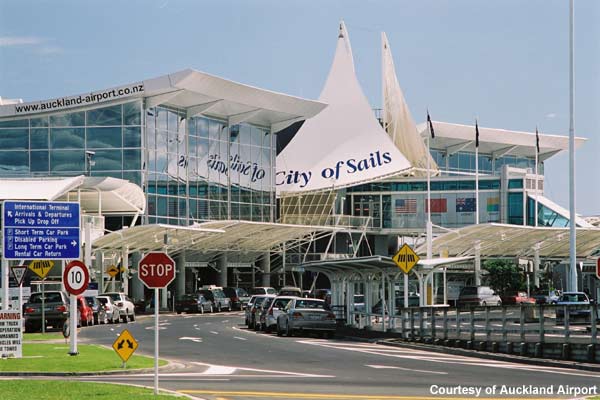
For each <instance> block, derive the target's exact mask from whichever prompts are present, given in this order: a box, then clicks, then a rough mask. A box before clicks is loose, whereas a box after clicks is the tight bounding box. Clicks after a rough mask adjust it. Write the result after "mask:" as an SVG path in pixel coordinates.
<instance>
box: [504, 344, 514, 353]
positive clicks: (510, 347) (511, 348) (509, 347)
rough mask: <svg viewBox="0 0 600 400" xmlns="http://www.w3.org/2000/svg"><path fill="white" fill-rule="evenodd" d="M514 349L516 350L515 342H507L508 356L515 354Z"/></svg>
mask: <svg viewBox="0 0 600 400" xmlns="http://www.w3.org/2000/svg"><path fill="white" fill-rule="evenodd" d="M513 348H514V343H513V342H506V352H507V353H508V354H512V353H513Z"/></svg>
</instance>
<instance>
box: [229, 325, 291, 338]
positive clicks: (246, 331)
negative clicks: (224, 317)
mask: <svg viewBox="0 0 600 400" xmlns="http://www.w3.org/2000/svg"><path fill="white" fill-rule="evenodd" d="M231 329H235V330H236V331H240V332H244V333H251V334H253V335H257V336H262V337H265V338H267V339H269V340H271V339H277V340H281V339H283V340H285V339H286V338H284V337H279V336H276V335H269V334H265V333H264V332H256V331H252V330H250V329H240V328H238V327H237V326H232V327H231Z"/></svg>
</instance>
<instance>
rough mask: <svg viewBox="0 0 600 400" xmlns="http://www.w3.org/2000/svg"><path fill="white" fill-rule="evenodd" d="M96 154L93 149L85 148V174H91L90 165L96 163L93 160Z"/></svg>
mask: <svg viewBox="0 0 600 400" xmlns="http://www.w3.org/2000/svg"><path fill="white" fill-rule="evenodd" d="M95 155H96V152H95V151H91V150H86V151H85V174H86V175H87V176H91V175H92V167H93V166H94V165H96V161H94V160H93V158H94V156H95Z"/></svg>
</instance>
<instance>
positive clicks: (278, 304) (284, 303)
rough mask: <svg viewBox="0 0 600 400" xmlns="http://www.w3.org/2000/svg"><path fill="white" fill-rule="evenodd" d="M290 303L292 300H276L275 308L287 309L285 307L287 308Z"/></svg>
mask: <svg viewBox="0 0 600 400" xmlns="http://www.w3.org/2000/svg"><path fill="white" fill-rule="evenodd" d="M289 302H290V299H277V300H275V302H274V304H273V307H277V308H285V306H287V305H288V303H289Z"/></svg>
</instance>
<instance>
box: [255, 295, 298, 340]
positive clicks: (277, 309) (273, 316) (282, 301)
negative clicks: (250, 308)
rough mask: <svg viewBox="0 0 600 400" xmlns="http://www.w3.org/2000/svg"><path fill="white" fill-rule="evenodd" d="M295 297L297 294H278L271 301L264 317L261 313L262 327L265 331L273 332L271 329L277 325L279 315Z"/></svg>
mask: <svg viewBox="0 0 600 400" xmlns="http://www.w3.org/2000/svg"><path fill="white" fill-rule="evenodd" d="M294 298H295V296H277V297H275V298H274V299H273V301H272V302H270V303H269V307H268V308H267V309H266V310H264V317H263V315H261V328H262V329H263V330H264V331H265V332H267V333H268V332H271V330H273V329H274V328H276V327H277V317H279V314H281V313H282V312H283V310H284V309H285V307H286V306H287V305H288V303H289V302H290V301H291V300H292V299H294ZM265 303H266V302H265ZM263 308H264V306H263Z"/></svg>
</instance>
